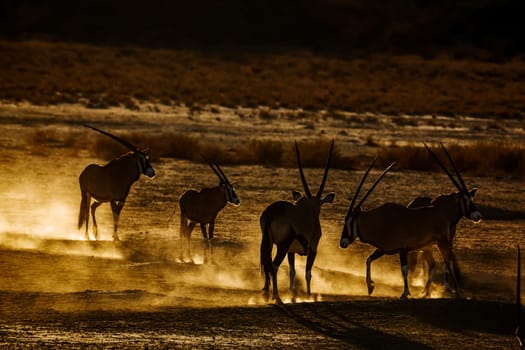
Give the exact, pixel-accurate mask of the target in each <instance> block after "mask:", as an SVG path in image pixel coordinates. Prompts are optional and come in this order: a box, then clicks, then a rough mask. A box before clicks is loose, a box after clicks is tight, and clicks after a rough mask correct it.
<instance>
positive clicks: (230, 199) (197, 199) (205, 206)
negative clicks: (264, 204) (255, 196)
mask: <svg viewBox="0 0 525 350" xmlns="http://www.w3.org/2000/svg"><path fill="white" fill-rule="evenodd" d="M206 162H207V163H208V165H209V166H210V168H211V169H212V170H213V172H214V173H215V174H217V176H218V177H219V184H218V185H217V186H215V187H212V188H203V189H202V190H201V191H199V192H197V191H195V190H188V191H186V192H185V193H184V194H183V195H182V196H181V197H180V199H179V206H180V243H181V260H182V261H184V251H186V254H187V256H188V257H189V258H190V260H192V261H193V259H192V257H191V242H190V236H191V232H192V231H193V228H194V227H195V225H196V224H200V227H201V231H202V236H203V238H204V240H205V241H206V245H207V248H206V250H205V256H204V259H205V261H206V255H207V252H208V250H209V251H210V254H211V253H212V246H211V239H212V238H213V231H214V229H215V219H216V218H217V215H218V214H219V212H220V211H221V210H222V209H223V208H224V207H225V206H226V204H227V203H232V204H234V205H239V204H240V203H241V201H240V200H239V197H238V196H237V194H236V193H235V190H234V189H233V184H232V183H231V182H230V181H229V180H228V178H227V177H226V174H224V172H223V171H222V169H221V168H220V167H219V165H217V164H212V163H210V162H208V161H207V160H206ZM206 225H208V232H206ZM184 245H186V249H184Z"/></svg>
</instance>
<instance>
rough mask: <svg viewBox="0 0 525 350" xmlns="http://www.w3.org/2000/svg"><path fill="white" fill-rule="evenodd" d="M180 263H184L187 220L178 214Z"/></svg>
mask: <svg viewBox="0 0 525 350" xmlns="http://www.w3.org/2000/svg"><path fill="white" fill-rule="evenodd" d="M179 233H180V255H179V257H180V261H182V262H184V251H185V249H186V246H187V241H188V238H187V237H188V218H187V217H186V215H184V214H183V213H182V212H181V213H180V228H179Z"/></svg>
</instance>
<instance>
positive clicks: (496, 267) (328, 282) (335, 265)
mask: <svg viewBox="0 0 525 350" xmlns="http://www.w3.org/2000/svg"><path fill="white" fill-rule="evenodd" d="M222 112H223V114H221V117H220V118H216V117H214V118H207V115H206V113H204V112H203V113H202V114H201V115H197V116H195V115H193V116H192V117H191V118H190V117H188V116H187V115H186V114H185V113H184V111H173V110H166V111H161V112H160V113H150V112H148V111H142V112H141V111H134V112H133V113H130V112H129V111H125V110H117V109H115V110H88V109H83V108H80V107H76V106H55V107H33V106H29V105H2V106H0V119H1V120H2V124H1V134H0V150H1V153H0V160H1V162H0V170H1V172H0V173H1V174H2V176H1V180H0V194H1V197H0V198H1V199H2V200H1V201H0V346H2V347H6V348H56V347H57V346H62V347H69V348H115V347H126V348H146V347H149V348H173V347H181V348H194V347H198V348H216V347H224V348H228V347H232V348H233V347H235V348H239V347H241V348H268V347H290V348H352V349H353V348H355V349H367V348H389V349H396V348H398V349H430V348H437V349H444V348H447V349H465V348H472V349H474V348H476V349H480V348H483V349H489V348H494V349H500V348H506V349H508V348H512V346H513V338H512V333H513V331H514V328H515V324H516V318H515V307H514V304H513V301H514V298H515V287H514V286H515V274H516V245H517V244H518V243H520V244H522V245H523V243H524V242H523V227H524V222H525V212H524V211H523V207H522V195H523V185H524V183H523V181H522V180H517V179H513V178H505V177H500V178H495V177H490V176H488V177H466V179H465V180H466V182H467V185H468V186H477V187H478V193H477V195H476V201H477V203H478V204H479V206H480V209H481V210H482V212H483V213H484V214H485V219H484V220H483V221H482V222H481V223H479V224H477V225H476V224H473V223H471V222H468V221H466V220H463V221H462V222H461V223H460V225H459V227H458V235H457V238H456V245H455V247H456V248H455V250H456V254H457V256H458V260H459V262H460V264H461V268H462V271H463V273H464V280H465V286H464V288H465V294H464V298H463V299H461V300H457V299H455V298H454V297H453V296H451V295H449V294H447V293H445V292H444V291H443V288H442V287H441V286H440V284H439V283H437V282H439V281H440V277H441V276H442V273H441V272H442V271H440V273H438V276H436V278H435V282H436V283H435V284H434V285H433V289H432V298H429V299H419V298H418V293H419V291H421V288H422V279H421V276H419V275H418V273H417V272H420V271H416V273H415V274H413V275H411V279H410V282H411V288H412V289H411V291H412V297H413V298H412V299H411V300H406V301H401V300H399V298H398V297H399V295H400V294H401V292H402V279H401V274H400V271H399V264H398V258H397V257H395V256H387V257H383V258H381V259H380V260H378V261H376V262H374V265H373V268H372V274H373V277H374V279H375V282H376V289H375V291H374V294H373V295H372V296H370V297H369V296H367V292H366V284H365V279H364V275H365V260H366V257H367V256H368V255H369V254H370V253H371V252H372V251H373V248H372V247H370V246H368V245H366V244H363V243H359V242H356V243H354V244H353V245H351V246H350V247H349V248H348V249H346V250H341V249H340V248H339V247H338V240H339V235H340V232H341V228H342V221H343V218H344V214H345V213H346V209H347V207H348V204H349V200H348V198H349V197H350V196H351V194H352V193H353V191H354V189H355V186H356V184H357V182H358V181H359V178H360V176H361V175H362V171H341V170H332V171H330V174H329V178H328V182H327V185H326V189H325V191H334V192H335V193H336V201H335V202H334V203H333V204H332V205H327V206H326V207H324V208H323V210H322V213H321V223H322V227H323V238H322V240H321V243H320V246H319V255H318V258H317V260H316V263H315V268H314V271H313V279H312V289H313V293H314V295H313V297H312V298H310V299H309V300H306V299H305V298H304V290H302V289H303V287H302V284H303V278H302V275H303V271H304V260H303V259H301V258H299V259H298V261H297V265H298V266H297V270H298V279H299V285H300V286H301V287H300V290H299V293H298V299H297V300H296V303H291V302H290V300H289V297H288V296H287V294H286V288H287V283H288V282H287V272H288V269H287V266H286V263H284V264H283V267H282V269H281V270H280V274H279V282H280V287H281V288H280V289H281V290H282V293H283V296H284V299H285V305H284V306H278V305H274V304H271V303H270V304H268V303H266V302H265V301H264V300H263V299H262V297H261V294H260V289H261V288H262V285H263V280H262V276H261V275H260V269H259V264H258V261H259V253H258V250H259V243H260V230H259V227H258V219H259V215H260V213H261V212H262V210H264V208H265V207H266V206H267V205H268V204H270V203H271V202H273V201H275V200H280V199H291V193H290V191H291V190H292V189H298V190H299V189H301V182H300V179H299V176H298V173H297V170H296V169H285V168H268V167H263V166H235V167H224V170H225V172H226V173H227V175H228V177H229V178H230V179H231V180H232V181H234V182H235V183H236V190H237V193H238V195H239V197H240V199H241V205H240V206H239V207H233V206H227V207H226V208H225V209H224V211H223V212H222V213H221V214H220V216H219V218H218V221H217V226H216V239H215V241H214V253H213V259H212V261H211V262H210V263H206V264H203V263H202V262H203V251H204V249H203V246H202V239H201V238H200V233H199V232H198V231H196V232H194V234H193V235H192V247H193V254H194V263H182V262H181V261H180V259H179V253H180V250H179V229H178V217H179V215H178V212H177V208H176V201H177V199H178V197H179V196H180V195H181V194H182V193H183V192H184V191H185V190H186V189H189V188H200V187H202V186H212V185H215V184H216V182H217V179H216V177H215V175H214V174H213V173H212V172H211V171H210V169H209V168H208V167H207V166H206V165H203V164H196V163H192V162H188V161H181V160H175V159H160V160H157V161H156V162H154V164H153V166H154V167H155V170H156V172H157V176H156V177H155V178H154V179H151V180H150V179H146V178H141V179H140V180H139V181H138V182H137V183H136V184H135V185H134V186H133V188H132V190H131V193H130V195H129V197H128V201H127V203H126V205H125V207H124V210H123V211H122V214H121V221H120V227H119V234H120V238H121V240H122V241H121V242H120V243H114V242H112V241H111V230H112V222H111V212H110V209H109V206H108V205H103V206H101V207H100V209H99V210H98V212H97V214H98V220H99V229H100V231H101V235H102V240H101V241H98V242H94V241H86V240H84V235H83V231H79V230H77V228H76V221H77V218H78V206H79V202H80V194H79V190H78V180H77V179H78V175H79V174H80V172H81V171H82V169H83V168H84V167H85V166H86V165H87V164H90V163H93V162H96V163H103V160H101V159H94V158H91V157H90V156H89V155H88V154H87V153H86V152H85V151H82V150H71V149H68V148H67V147H56V146H53V145H34V144H32V143H31V141H30V140H31V135H33V134H34V132H35V130H39V129H45V128H55V129H57V130H60V132H63V133H72V134H74V135H76V137H92V136H93V132H92V131H89V130H87V129H85V128H83V127H82V126H81V124H82V123H86V122H89V123H96V125H97V126H99V127H102V128H106V129H108V130H111V131H112V132H115V133H118V131H119V130H140V131H144V132H154V131H155V130H158V129H159V128H162V129H163V130H177V129H179V130H181V129H182V130H186V131H187V132H189V133H195V134H196V135H200V136H201V137H203V138H207V139H216V140H223V141H224V142H226V143H228V142H232V143H235V142H242V140H243V139H244V140H246V139H249V138H253V137H255V136H254V135H258V136H257V137H263V138H264V137H279V138H290V135H291V134H293V135H294V136H295V137H296V138H297V139H298V140H299V141H301V140H304V139H307V138H308V137H312V136H318V135H319V134H321V133H322V134H323V135H326V136H327V137H334V138H335V139H336V142H337V143H338V144H340V145H341V147H342V151H343V152H362V153H363V154H370V153H371V152H373V150H371V149H369V148H367V147H366V146H365V144H366V138H367V137H368V135H370V134H372V135H374V137H376V138H377V139H381V140H384V141H385V142H387V141H388V142H390V141H393V142H403V141H421V140H434V141H436V140H443V141H444V142H450V141H454V140H456V141H461V142H475V141H476V140H483V139H486V138H491V139H501V140H511V141H513V142H520V143H523V142H524V139H525V138H524V132H523V129H522V128H521V129H520V128H519V127H518V126H515V125H511V124H512V123H511V122H509V124H507V125H505V126H504V127H502V128H498V129H494V128H490V127H488V125H489V124H488V123H490V122H491V121H490V120H488V121H487V120H476V119H468V118H465V119H462V120H455V121H454V127H453V128H452V127H447V128H445V127H443V128H439V127H437V128H436V126H435V123H434V124H433V125H434V126H433V128H430V127H426V126H425V125H419V126H417V127H416V126H414V124H413V123H412V124H411V123H407V124H405V125H401V124H396V123H393V122H392V121H391V120H390V121H389V119H388V118H389V117H387V116H373V115H370V116H363V120H366V118H376V119H379V120H381V123H383V124H380V125H381V126H382V127H378V122H377V120H375V121H373V122H371V123H370V124H367V123H366V122H364V123H360V124H359V125H357V124H355V125H344V123H342V121H340V120H329V119H323V118H319V120H318V121H317V124H316V127H315V128H312V127H311V126H310V127H305V126H304V125H301V124H300V123H299V124H298V123H297V122H296V121H293V120H289V119H283V120H279V119H276V120H272V121H271V122H269V121H267V120H256V119H253V120H250V118H248V117H245V118H238V115H237V117H235V115H236V114H235V113H232V112H231V111H227V110H224V111H222ZM254 118H255V117H254ZM462 123H463V124H462ZM485 123H486V124H485ZM444 124H445V123H444ZM448 124H450V123H448ZM467 131H468V132H467ZM383 137H384V138H383ZM115 156H117V155H115ZM306 176H307V179H308V180H309V182H310V186H311V187H313V188H315V187H316V186H318V184H319V181H320V178H321V176H322V169H306ZM452 191H453V186H452V184H451V183H450V181H449V180H448V179H447V178H446V176H445V175H444V174H440V173H421V172H393V173H390V174H389V175H388V176H387V177H386V178H385V179H384V180H383V182H382V183H381V184H380V185H379V186H378V188H377V189H376V190H375V192H374V194H373V195H372V196H371V197H370V199H369V200H368V203H367V207H370V208H372V207H374V206H377V205H379V204H381V203H383V202H386V201H395V202H400V203H407V202H408V201H409V200H410V199H411V198H413V197H415V196H418V195H421V194H426V195H437V194H439V193H449V192H452ZM435 257H436V259H438V260H440V257H439V255H438V253H437V250H436V254H435Z"/></svg>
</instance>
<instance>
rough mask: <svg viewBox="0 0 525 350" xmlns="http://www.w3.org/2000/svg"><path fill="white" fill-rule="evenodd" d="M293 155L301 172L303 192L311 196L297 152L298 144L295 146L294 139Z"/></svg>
mask: <svg viewBox="0 0 525 350" xmlns="http://www.w3.org/2000/svg"><path fill="white" fill-rule="evenodd" d="M295 155H296V157H297V165H298V166H299V173H300V174H301V182H302V183H303V187H304V192H305V193H306V196H307V197H309V198H310V197H312V192H310V188H309V187H308V183H307V182H306V178H305V177H304V173H303V166H302V165H301V155H300V154H299V146H297V141H295Z"/></svg>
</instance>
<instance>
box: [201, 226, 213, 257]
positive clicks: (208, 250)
mask: <svg viewBox="0 0 525 350" xmlns="http://www.w3.org/2000/svg"><path fill="white" fill-rule="evenodd" d="M200 226H201V232H202V237H203V238H204V263H207V262H208V256H209V257H210V258H211V259H212V260H213V257H212V254H213V251H212V246H211V239H212V237H213V228H214V223H213V222H210V223H209V224H208V233H206V224H200Z"/></svg>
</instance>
